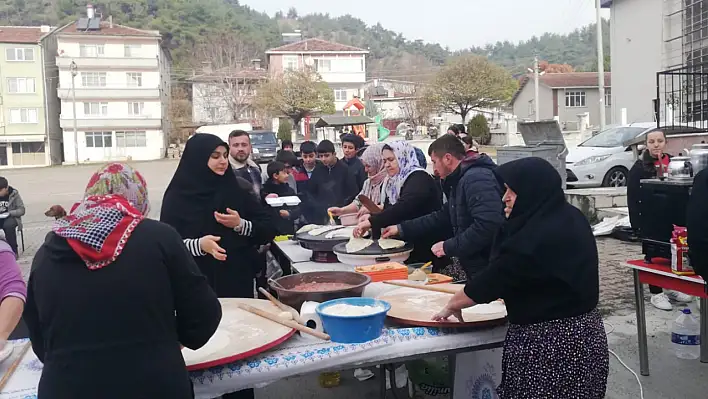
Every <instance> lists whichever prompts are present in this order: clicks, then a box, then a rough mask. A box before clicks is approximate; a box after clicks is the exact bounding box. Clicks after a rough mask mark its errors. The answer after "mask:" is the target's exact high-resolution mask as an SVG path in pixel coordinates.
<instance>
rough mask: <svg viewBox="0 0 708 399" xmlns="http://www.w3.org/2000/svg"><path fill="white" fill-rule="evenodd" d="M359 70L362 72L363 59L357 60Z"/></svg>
mask: <svg viewBox="0 0 708 399" xmlns="http://www.w3.org/2000/svg"><path fill="white" fill-rule="evenodd" d="M359 72H364V59H363V58H362V59H360V60H359Z"/></svg>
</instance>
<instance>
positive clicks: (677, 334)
mask: <svg viewBox="0 0 708 399" xmlns="http://www.w3.org/2000/svg"><path fill="white" fill-rule="evenodd" d="M671 343H672V345H673V347H674V350H675V351H676V356H677V357H679V358H681V359H691V360H693V359H698V358H699V357H700V355H701V327H700V325H699V323H698V320H696V318H695V317H694V316H693V315H692V314H691V309H683V310H682V311H681V314H680V315H679V317H677V318H676V320H675V321H674V325H673V328H672V330H671Z"/></svg>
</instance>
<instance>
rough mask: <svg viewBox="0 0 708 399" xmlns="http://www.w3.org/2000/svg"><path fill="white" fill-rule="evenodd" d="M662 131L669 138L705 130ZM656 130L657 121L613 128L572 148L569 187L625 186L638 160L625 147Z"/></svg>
mask: <svg viewBox="0 0 708 399" xmlns="http://www.w3.org/2000/svg"><path fill="white" fill-rule="evenodd" d="M659 129H660V130H663V131H664V133H666V135H667V136H671V135H681V134H688V133H689V132H696V131H698V130H702V131H705V129H696V128H694V127H692V126H689V125H671V126H663V127H661V128H659ZM653 130H657V123H656V122H638V123H630V124H627V125H611V126H608V127H607V128H606V129H605V130H603V131H601V132H599V133H597V134H596V135H595V136H593V137H591V138H589V139H587V140H585V141H584V142H582V143H580V144H579V145H578V146H577V147H575V148H570V149H569V151H568V156H567V157H566V169H567V178H566V182H567V184H568V186H569V187H573V188H586V187H624V186H626V185H627V174H628V172H629V169H630V168H631V167H632V165H633V164H634V162H635V158H634V154H633V152H632V149H631V147H630V146H628V145H625V144H626V143H627V142H631V141H633V140H636V139H637V138H639V137H642V136H644V135H646V134H647V133H648V132H651V131H653ZM670 142H671V140H669V143H670ZM669 152H670V151H669ZM674 155H677V154H674Z"/></svg>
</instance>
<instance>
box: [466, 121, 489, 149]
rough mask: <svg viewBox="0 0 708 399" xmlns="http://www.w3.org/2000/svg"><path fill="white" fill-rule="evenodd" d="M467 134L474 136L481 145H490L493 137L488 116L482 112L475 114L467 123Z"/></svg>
mask: <svg viewBox="0 0 708 399" xmlns="http://www.w3.org/2000/svg"><path fill="white" fill-rule="evenodd" d="M467 134H468V135H470V136H472V137H474V139H475V140H477V142H478V143H479V144H480V145H488V144H489V142H490V141H491V139H492V134H491V133H490V131H489V123H487V118H485V117H484V115H482V114H477V115H475V117H474V118H472V119H471V120H470V122H469V123H468V124H467Z"/></svg>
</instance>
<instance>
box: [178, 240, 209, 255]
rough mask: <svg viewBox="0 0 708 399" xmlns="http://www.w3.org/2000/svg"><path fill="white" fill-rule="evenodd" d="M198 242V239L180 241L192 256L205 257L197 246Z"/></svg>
mask: <svg viewBox="0 0 708 399" xmlns="http://www.w3.org/2000/svg"><path fill="white" fill-rule="evenodd" d="M199 240H200V238H185V239H184V240H182V241H184V245H185V246H186V247H187V251H189V253H190V254H192V256H204V255H206V253H204V252H203V251H202V249H201V248H200V246H199Z"/></svg>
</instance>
